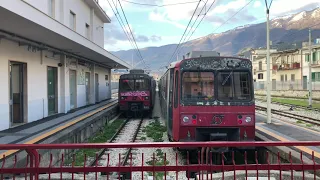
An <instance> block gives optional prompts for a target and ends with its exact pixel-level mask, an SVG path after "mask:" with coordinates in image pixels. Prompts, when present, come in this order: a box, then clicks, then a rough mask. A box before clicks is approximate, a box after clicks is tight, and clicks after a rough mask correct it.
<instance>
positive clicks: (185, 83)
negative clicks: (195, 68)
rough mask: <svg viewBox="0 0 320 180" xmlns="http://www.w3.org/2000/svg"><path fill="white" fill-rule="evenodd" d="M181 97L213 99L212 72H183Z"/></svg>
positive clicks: (187, 99) (188, 99)
mask: <svg viewBox="0 0 320 180" xmlns="http://www.w3.org/2000/svg"><path fill="white" fill-rule="evenodd" d="M182 99H183V100H185V101H190V100H191V101H192V100H213V99H214V74H213V72H184V73H183V75H182Z"/></svg>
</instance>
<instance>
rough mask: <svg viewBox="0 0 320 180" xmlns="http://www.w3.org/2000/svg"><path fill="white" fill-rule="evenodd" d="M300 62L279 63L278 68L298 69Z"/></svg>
mask: <svg viewBox="0 0 320 180" xmlns="http://www.w3.org/2000/svg"><path fill="white" fill-rule="evenodd" d="M300 68H301V66H300V63H292V64H281V65H279V66H278V70H279V71H280V70H293V69H300Z"/></svg>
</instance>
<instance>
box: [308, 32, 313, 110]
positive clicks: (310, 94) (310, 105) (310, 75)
mask: <svg viewBox="0 0 320 180" xmlns="http://www.w3.org/2000/svg"><path fill="white" fill-rule="evenodd" d="M311 46H312V44H311V28H309V81H308V85H309V108H311V107H312V71H311V62H312V60H313V57H312V48H311Z"/></svg>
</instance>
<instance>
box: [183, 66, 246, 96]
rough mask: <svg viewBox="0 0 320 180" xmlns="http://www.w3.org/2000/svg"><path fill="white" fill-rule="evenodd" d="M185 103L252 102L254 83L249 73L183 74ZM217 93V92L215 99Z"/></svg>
mask: <svg viewBox="0 0 320 180" xmlns="http://www.w3.org/2000/svg"><path fill="white" fill-rule="evenodd" d="M181 84H182V92H181V97H182V98H181V99H182V100H183V101H212V100H216V99H218V100H219V101H250V100H251V99H252V94H251V93H252V92H251V91H252V83H251V80H250V74H249V72H246V71H244V72H234V71H223V72H217V73H216V77H215V73H214V72H183V74H182V83H181ZM215 91H217V93H216V95H217V97H215Z"/></svg>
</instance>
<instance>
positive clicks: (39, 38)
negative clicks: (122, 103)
mask: <svg viewBox="0 0 320 180" xmlns="http://www.w3.org/2000/svg"><path fill="white" fill-rule="evenodd" d="M12 1H17V2H12ZM0 17H5V18H0V23H1V31H0V38H8V39H17V38H20V37H22V38H25V39H26V40H31V41H33V42H36V44H39V45H41V46H43V47H53V48H56V49H59V50H61V51H63V52H66V53H69V54H72V55H76V56H77V57H81V58H83V60H87V61H90V60H91V61H92V62H93V63H96V64H98V65H101V66H105V67H108V68H114V69H118V68H122V69H126V68H130V65H129V64H128V63H126V62H125V61H123V60H121V59H120V58H118V57H116V56H115V55H113V54H111V53H110V52H108V51H107V50H105V49H104V48H102V47H100V46H99V45H97V44H95V43H94V42H92V41H90V40H88V39H87V38H85V37H84V36H82V35H80V34H79V33H77V32H75V31H73V30H72V29H70V28H69V27H67V26H65V25H64V24H62V23H60V22H59V21H57V20H55V19H53V18H51V17H50V16H48V15H47V14H45V13H43V12H41V11H39V10H38V9H36V8H34V7H32V6H30V5H29V4H27V3H25V2H24V1H21V0H10V1H0Z"/></svg>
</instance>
